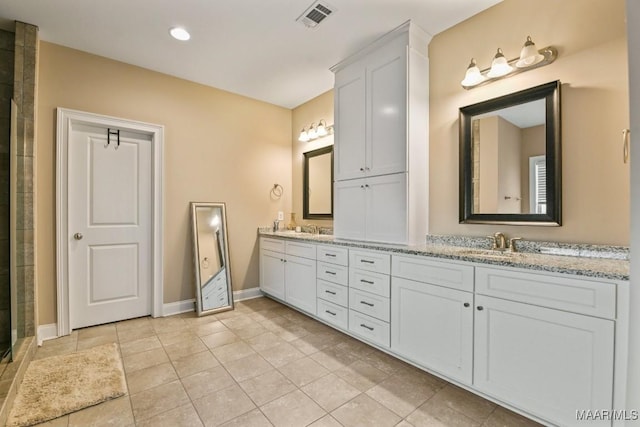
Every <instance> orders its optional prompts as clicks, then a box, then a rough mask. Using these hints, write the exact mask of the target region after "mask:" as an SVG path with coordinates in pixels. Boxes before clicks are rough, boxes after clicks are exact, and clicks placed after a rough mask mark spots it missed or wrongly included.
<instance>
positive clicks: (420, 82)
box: [331, 21, 430, 243]
mask: <svg viewBox="0 0 640 427" xmlns="http://www.w3.org/2000/svg"><path fill="white" fill-rule="evenodd" d="M429 40H430V36H429V35H427V34H426V33H424V32H423V31H422V30H420V29H419V28H418V27H416V26H415V25H412V24H411V22H410V21H409V22H407V23H405V24H403V25H401V26H400V27H398V28H396V29H395V30H393V31H391V32H390V33H388V34H386V35H385V36H383V37H382V38H381V39H378V40H377V41H376V42H374V43H373V44H372V45H370V46H368V47H367V48H365V49H363V50H362V51H360V52H359V53H358V54H356V55H354V56H352V57H350V58H347V59H346V60H344V61H342V62H341V63H339V64H337V65H335V66H334V67H332V69H331V70H332V71H333V72H334V73H335V86H334V111H335V135H334V178H335V186H334V233H335V235H336V237H340V238H346V239H358V240H367V241H379V242H388V243H413V242H417V241H422V240H423V239H424V236H425V234H426V232H427V214H428V208H427V200H428V197H427V196H428V182H427V179H428V165H429V159H428V138H429V132H428V117H429V109H428V104H429V90H428V85H429V64H428V59H427V47H428V43H429ZM373 177H379V178H382V177H390V178H385V179H383V180H382V181H377V180H372V178H373ZM391 177H392V178H391ZM349 180H358V181H357V182H352V183H347V182H345V181H349ZM408 189H410V190H411V191H410V192H409V191H408ZM389 195H392V197H391V198H389V197H388V196H389ZM383 202H384V203H383Z"/></svg>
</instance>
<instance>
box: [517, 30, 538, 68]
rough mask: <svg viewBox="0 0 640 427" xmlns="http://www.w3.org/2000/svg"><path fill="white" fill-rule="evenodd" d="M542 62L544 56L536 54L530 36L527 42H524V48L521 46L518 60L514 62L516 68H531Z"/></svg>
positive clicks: (536, 50) (536, 51)
mask: <svg viewBox="0 0 640 427" xmlns="http://www.w3.org/2000/svg"><path fill="white" fill-rule="evenodd" d="M542 60H544V56H543V55H541V54H540V52H538V49H537V48H536V45H535V43H534V42H533V41H531V36H527V41H526V42H524V46H522V50H521V51H520V59H519V60H518V62H516V67H518V68H527V67H531V66H532V65H536V64H538V63H540V62H542Z"/></svg>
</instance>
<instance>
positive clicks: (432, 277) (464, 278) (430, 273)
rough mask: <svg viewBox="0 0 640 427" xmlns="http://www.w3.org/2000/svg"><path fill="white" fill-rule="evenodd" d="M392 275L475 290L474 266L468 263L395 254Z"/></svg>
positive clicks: (468, 290) (448, 286) (462, 289)
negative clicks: (461, 263)
mask: <svg viewBox="0 0 640 427" xmlns="http://www.w3.org/2000/svg"><path fill="white" fill-rule="evenodd" d="M391 275H392V276H395V277H402V278H404V279H409V280H415V281H417V282H423V283H430V284H432V285H438V286H444V287H447V288H452V289H459V290H461V291H467V292H473V267H471V266H468V265H460V264H454V263H449V262H442V261H431V260H426V259H421V258H413V257H405V256H395V255H394V256H393V257H392V260H391Z"/></svg>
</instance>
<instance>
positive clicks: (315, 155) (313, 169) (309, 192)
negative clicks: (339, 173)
mask: <svg viewBox="0 0 640 427" xmlns="http://www.w3.org/2000/svg"><path fill="white" fill-rule="evenodd" d="M303 188H304V189H303V202H302V204H303V206H302V208H303V212H302V217H303V219H331V218H333V146H332V145H330V146H328V147H323V148H319V149H317V150H313V151H308V152H306V153H304V187H303Z"/></svg>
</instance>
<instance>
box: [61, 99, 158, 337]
mask: <svg viewBox="0 0 640 427" xmlns="http://www.w3.org/2000/svg"><path fill="white" fill-rule="evenodd" d="M56 111H57V113H56V114H57V128H56V267H57V272H56V286H57V294H56V296H57V298H56V300H57V309H58V314H57V318H58V336H64V335H69V334H70V333H71V325H70V319H69V314H70V307H69V239H65V238H64V236H68V235H69V230H68V219H69V217H68V209H67V208H68V204H67V203H68V175H69V165H68V153H69V151H68V145H69V135H70V131H71V126H72V125H73V124H75V123H86V124H92V125H100V126H107V127H114V128H119V129H124V130H131V131H135V132H137V133H143V134H146V135H150V136H151V156H152V160H151V174H152V180H151V200H152V215H151V216H152V218H151V223H152V225H151V227H152V232H151V252H152V257H151V263H152V268H151V283H152V286H151V290H150V291H151V293H150V295H151V315H152V316H153V317H160V316H162V315H163V312H162V306H163V256H164V247H163V227H162V225H163V211H164V209H163V208H164V205H163V186H164V179H163V177H164V174H163V166H164V160H163V153H164V126H162V125H156V124H151V123H144V122H138V121H134V120H128V119H121V118H117V117H111V116H105V115H101V114H94V113H88V112H84V111H77V110H71V109H68V108H61V107H58V108H57V109H56Z"/></svg>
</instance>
